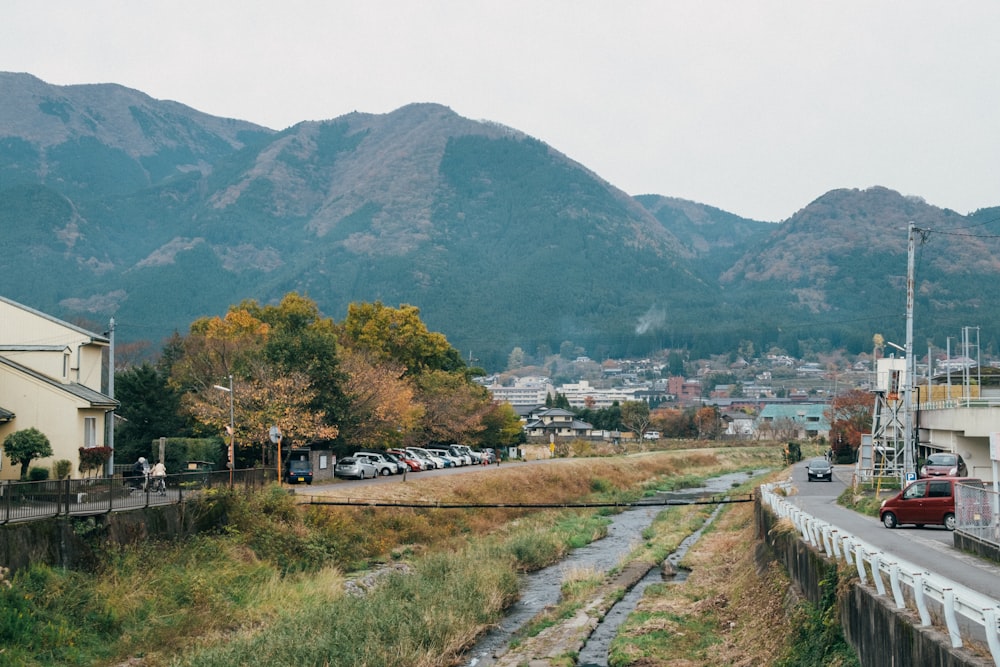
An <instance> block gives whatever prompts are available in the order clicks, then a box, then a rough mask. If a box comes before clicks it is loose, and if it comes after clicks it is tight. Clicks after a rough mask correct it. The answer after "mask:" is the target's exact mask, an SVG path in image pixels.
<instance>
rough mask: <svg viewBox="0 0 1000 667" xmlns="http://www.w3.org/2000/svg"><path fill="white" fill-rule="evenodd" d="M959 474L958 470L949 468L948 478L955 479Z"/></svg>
mask: <svg viewBox="0 0 1000 667" xmlns="http://www.w3.org/2000/svg"><path fill="white" fill-rule="evenodd" d="M957 474H958V468H948V476H949V477H954V476H955V475H957Z"/></svg>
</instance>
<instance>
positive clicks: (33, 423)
mask: <svg viewBox="0 0 1000 667" xmlns="http://www.w3.org/2000/svg"><path fill="white" fill-rule="evenodd" d="M109 345H110V340H109V339H108V338H106V337H104V336H101V335H98V334H95V333H93V332H90V331H87V330H85V329H82V328H80V327H78V326H76V325H74V324H70V323H69V322H64V321H62V320H59V319H56V318H54V317H51V316H49V315H46V314H45V313H42V312H39V311H37V310H34V309H32V308H29V307H28V306H24V305H22V304H19V303H17V302H15V301H11V300H10V299H5V298H4V297H0V480H4V479H6V480H10V479H18V478H19V477H20V474H21V468H20V466H19V465H16V464H14V463H12V462H11V460H10V459H9V458H7V456H6V453H4V452H2V449H3V440H4V438H6V437H7V436H8V435H9V434H10V433H13V432H15V431H21V430H24V429H28V428H31V427H34V428H37V429H38V430H39V431H41V432H42V433H44V434H45V436H46V437H47V438H48V439H49V442H50V443H51V445H52V452H53V456H51V457H48V458H44V459H35V460H32V462H31V466H32V467H36V466H38V467H51V466H52V464H53V462H54V461H57V460H59V459H66V460H68V461H70V462H72V464H73V466H72V475H73V477H80V476H81V474H80V471H79V464H80V451H79V450H80V447H103V446H105V445H106V444H107V443H106V442H105V434H106V433H107V428H106V424H107V423H108V420H109V419H111V412H112V411H113V410H114V409H115V408H116V407H117V406H118V402H117V401H115V400H114V399H113V398H111V397H110V396H107V395H106V394H103V393H101V388H102V385H101V381H102V379H103V363H102V362H103V356H104V355H103V353H104V349H105V348H106V347H108V346H109Z"/></svg>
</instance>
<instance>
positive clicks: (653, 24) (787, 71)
mask: <svg viewBox="0 0 1000 667" xmlns="http://www.w3.org/2000/svg"><path fill="white" fill-rule="evenodd" d="M998 35H1000V2H995V1H994V0H976V1H966V0H954V1H949V2H941V1H940V0H898V1H883V0H838V1H825V2H824V1H820V0H815V1H806V0H783V1H778V0H766V1H757V0H729V1H725V2H719V1H712V0H690V1H672V0H602V1H596V0H480V1H477V0H325V1H324V0H312V1H309V0H281V1H280V2H277V1H266V0H171V1H169V2H167V1H160V2H155V1H153V0H142V1H140V0H117V1H112V0H91V1H88V2H81V1H80V0H45V1H44V2H39V1H38V0H0V70H4V71H12V72H28V73H30V74H33V75H35V76H37V77H39V78H41V79H43V80H45V81H47V82H49V83H53V84H76V83H106V82H110V83H119V84H122V85H124V86H128V87H130V88H135V89H138V90H141V91H143V92H145V93H147V94H149V95H151V96H152V97H155V98H159V99H170V100H176V101H178V102H182V103H184V104H187V105H189V106H191V107H194V108H196V109H198V110H200V111H204V112H207V113H210V114H214V115H218V116H226V117H232V118H239V119H243V120H249V121H252V122H255V123H259V124H261V125H265V126H267V127H270V128H273V129H279V130H280V129H284V128H285V127H288V126H290V125H293V124H295V123H297V122H299V121H302V120H321V119H329V118H335V117H337V116H340V115H342V114H345V113H348V112H351V111H363V112H370V113H386V112H389V111H392V110H393V109H396V108H399V107H400V106H403V105H405V104H408V103H411V102H437V103H440V104H444V105H447V106H449V107H451V108H452V109H453V110H455V111H456V112H457V113H459V114H461V115H463V116H466V117H469V118H473V119H488V120H493V121H497V122H500V123H503V124H505V125H509V126H511V127H514V128H517V129H518V130H521V131H523V132H526V133H527V134H529V135H531V136H534V137H536V138H538V139H541V140H542V141H545V142H547V143H549V144H551V145H552V146H553V147H555V148H556V149H557V150H559V151H561V152H563V153H565V154H567V155H568V156H569V157H571V158H573V159H574V160H577V161H578V162H581V163H582V164H584V165H585V166H587V167H588V168H590V169H592V170H593V171H595V172H596V173H597V174H598V175H600V176H601V177H603V178H605V179H607V180H608V181H609V182H611V183H612V184H613V185H615V186H617V187H619V188H621V189H622V190H624V191H625V192H627V193H629V194H633V195H635V194H647V193H655V194H662V195H668V196H675V197H682V198H685V199H692V200H694V201H698V202H701V203H704V204H710V205H712V206H717V207H719V208H722V209H724V210H727V211H730V212H733V213H736V214H738V215H742V216H746V217H750V218H755V219H758V220H771V221H777V220H782V219H784V218H787V217H788V216H790V215H792V214H793V213H795V212H796V211H797V210H799V209H800V208H802V207H804V206H806V205H807V204H808V203H809V202H811V201H812V200H814V199H815V198H817V197H819V196H820V195H822V194H823V193H825V192H827V191H829V190H832V189H835V188H843V187H857V188H866V187H870V186H873V185H883V186H886V187H889V188H892V189H895V190H898V191H900V192H902V193H903V194H905V195H918V196H921V197H924V198H925V199H926V200H927V201H928V202H929V203H931V204H934V205H937V206H941V207H946V208H951V209H954V210H956V211H958V212H959V213H968V212H971V211H973V210H975V209H977V208H982V207H986V206H997V205H1000V37H998ZM2 94H3V91H0V95H2Z"/></svg>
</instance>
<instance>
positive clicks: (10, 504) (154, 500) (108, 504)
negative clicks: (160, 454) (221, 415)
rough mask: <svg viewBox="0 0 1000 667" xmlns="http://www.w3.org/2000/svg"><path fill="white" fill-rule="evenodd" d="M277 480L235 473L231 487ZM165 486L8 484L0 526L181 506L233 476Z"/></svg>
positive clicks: (261, 472) (184, 476) (146, 482)
mask: <svg viewBox="0 0 1000 667" xmlns="http://www.w3.org/2000/svg"><path fill="white" fill-rule="evenodd" d="M275 479H276V477H275V472H274V471H273V470H269V469H264V468H250V469H247V470H234V471H233V473H232V484H233V485H234V486H239V487H241V488H257V487H263V486H264V485H265V484H267V483H269V482H272V481H275ZM163 482H164V484H163V487H162V490H161V489H160V488H158V487H159V485H158V484H156V483H155V480H153V479H144V478H142V477H139V478H131V477H119V476H115V477H96V478H91V479H63V480H46V481H41V482H13V481H12V482H5V483H2V484H0V525H3V524H6V523H12V522H16V521H36V520H39V519H48V518H51V517H57V516H87V515H92V514H104V513H106V512H116V511H121V510H130V509H140V508H144V507H151V506H156V505H173V504H178V503H182V502H184V501H185V500H187V498H188V497H189V496H191V495H192V494H197V493H199V492H201V491H204V490H205V489H212V488H223V487H228V486H229V484H230V474H229V471H228V470H221V471H211V472H184V473H178V474H174V475H167V476H166V477H164V478H163Z"/></svg>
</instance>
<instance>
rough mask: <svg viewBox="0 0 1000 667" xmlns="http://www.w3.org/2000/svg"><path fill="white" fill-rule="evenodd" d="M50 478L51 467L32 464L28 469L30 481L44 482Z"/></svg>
mask: <svg viewBox="0 0 1000 667" xmlns="http://www.w3.org/2000/svg"><path fill="white" fill-rule="evenodd" d="M48 478H49V469H48V468H40V467H38V466H32V467H31V469H30V470H28V481H29V482H44V481H45V480H47V479H48Z"/></svg>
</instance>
